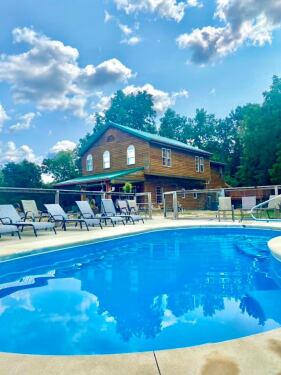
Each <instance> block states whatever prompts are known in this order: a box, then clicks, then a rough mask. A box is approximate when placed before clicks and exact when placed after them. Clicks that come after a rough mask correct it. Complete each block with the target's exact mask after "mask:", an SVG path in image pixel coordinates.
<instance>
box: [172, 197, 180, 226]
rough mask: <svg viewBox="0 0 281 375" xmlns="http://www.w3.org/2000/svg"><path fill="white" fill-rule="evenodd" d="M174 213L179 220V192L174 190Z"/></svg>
mask: <svg viewBox="0 0 281 375" xmlns="http://www.w3.org/2000/svg"><path fill="white" fill-rule="evenodd" d="M173 213H174V219H175V220H177V219H178V217H179V212H178V199H177V192H176V191H174V192H173Z"/></svg>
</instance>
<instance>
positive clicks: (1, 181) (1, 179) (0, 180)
mask: <svg viewBox="0 0 281 375" xmlns="http://www.w3.org/2000/svg"><path fill="white" fill-rule="evenodd" d="M0 186H4V175H3V172H2V169H0Z"/></svg>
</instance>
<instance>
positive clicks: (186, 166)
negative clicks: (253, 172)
mask: <svg viewBox="0 0 281 375" xmlns="http://www.w3.org/2000/svg"><path fill="white" fill-rule="evenodd" d="M211 155H212V154H211V153H210V152H208V151H205V150H201V149H199V148H197V147H193V146H191V145H188V144H186V143H183V142H179V141H176V140H173V139H170V138H166V137H162V136H159V135H156V134H151V133H147V132H144V131H140V130H136V129H133V128H129V127H126V126H122V125H118V124H114V123H110V124H108V125H107V126H105V127H104V129H103V130H102V131H100V132H98V133H95V134H93V135H92V136H91V137H90V138H89V139H88V141H87V143H86V144H85V145H84V147H83V149H82V158H81V162H82V176H81V177H78V178H75V179H72V180H68V181H64V182H61V183H58V184H57V185H56V187H64V188H65V187H79V188H83V189H85V190H95V191H100V190H103V191H112V190H114V191H122V187H123V186H124V183H125V182H130V183H132V185H133V192H137V193H138V192H151V193H152V202H153V203H154V204H156V205H157V204H158V205H161V203H162V200H163V192H165V191H172V190H181V189H187V190H190V189H206V188H216V187H224V186H225V182H224V179H223V171H224V167H225V164H223V163H219V162H215V161H212V160H211Z"/></svg>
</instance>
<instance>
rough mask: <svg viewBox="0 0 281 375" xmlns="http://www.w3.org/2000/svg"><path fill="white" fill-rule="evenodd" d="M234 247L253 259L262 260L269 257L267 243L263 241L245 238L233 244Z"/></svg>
mask: <svg viewBox="0 0 281 375" xmlns="http://www.w3.org/2000/svg"><path fill="white" fill-rule="evenodd" d="M235 247H236V249H237V250H238V251H239V252H241V253H243V254H245V255H248V256H250V257H254V258H259V259H264V258H267V257H268V255H269V250H268V248H267V243H266V242H265V240H263V239H259V240H258V239H257V238H250V237H247V236H245V237H244V238H243V239H241V240H237V241H236V242H235Z"/></svg>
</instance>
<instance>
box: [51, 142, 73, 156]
mask: <svg viewBox="0 0 281 375" xmlns="http://www.w3.org/2000/svg"><path fill="white" fill-rule="evenodd" d="M75 147H76V143H75V142H72V141H69V140H67V139H64V140H62V141H58V142H57V143H56V144H55V145H54V146H53V147H52V148H50V152H53V153H58V152H60V151H72V150H74V149H75Z"/></svg>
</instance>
